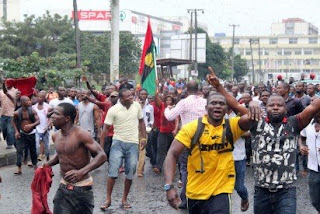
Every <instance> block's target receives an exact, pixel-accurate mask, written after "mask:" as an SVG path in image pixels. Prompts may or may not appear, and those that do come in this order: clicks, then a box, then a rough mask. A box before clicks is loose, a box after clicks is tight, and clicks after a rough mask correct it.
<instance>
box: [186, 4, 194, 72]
mask: <svg viewBox="0 0 320 214" xmlns="http://www.w3.org/2000/svg"><path fill="white" fill-rule="evenodd" d="M187 11H188V13H190V47H189V49H190V50H189V60H190V62H191V64H190V66H189V76H188V77H191V70H192V65H193V63H192V33H193V10H191V9H188V10H187Z"/></svg>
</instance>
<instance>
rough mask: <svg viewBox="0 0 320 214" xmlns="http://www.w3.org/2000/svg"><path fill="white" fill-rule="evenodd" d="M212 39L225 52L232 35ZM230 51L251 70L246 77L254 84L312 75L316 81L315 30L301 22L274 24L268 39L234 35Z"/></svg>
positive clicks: (319, 42) (319, 47)
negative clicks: (314, 75) (254, 81)
mask: <svg viewBox="0 0 320 214" xmlns="http://www.w3.org/2000/svg"><path fill="white" fill-rule="evenodd" d="M288 24H290V25H288ZM222 35H223V34H222ZM212 40H213V41H214V42H216V43H219V44H220V45H221V46H222V47H223V48H224V49H225V50H229V49H230V48H231V47H232V36H221V35H220V36H215V37H213V38H212ZM250 41H251V47H252V52H251V47H250ZM234 51H235V54H240V55H241V57H242V58H243V59H246V60H247V64H248V67H249V69H250V71H252V70H253V67H254V72H249V74H248V76H249V79H252V74H253V73H254V74H255V80H258V81H266V80H271V79H275V78H276V77H277V76H278V75H279V74H281V75H282V76H283V77H284V78H289V77H291V76H292V77H294V78H295V79H298V78H300V76H301V74H304V75H306V76H308V75H309V74H311V73H315V74H316V79H320V36H319V35H318V29H317V28H316V27H315V26H313V25H312V24H310V23H307V22H305V21H303V20H302V19H285V20H282V22H281V23H274V24H272V32H271V35H268V36H235V39H234ZM252 58H253V66H252V61H251V60H252ZM259 58H260V60H259ZM260 64H261V65H260ZM260 67H261V69H260Z"/></svg>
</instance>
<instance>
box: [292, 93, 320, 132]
mask: <svg viewBox="0 0 320 214" xmlns="http://www.w3.org/2000/svg"><path fill="white" fill-rule="evenodd" d="M319 109H320V99H319V98H317V99H315V100H313V102H311V104H310V105H309V106H307V107H306V108H305V109H304V110H303V111H302V112H301V113H300V114H298V115H297V116H298V117H299V119H300V125H301V127H300V128H301V129H304V127H306V126H307V125H308V124H309V123H310V121H311V120H312V118H313V117H314V116H315V114H316V113H317V112H318V111H319Z"/></svg>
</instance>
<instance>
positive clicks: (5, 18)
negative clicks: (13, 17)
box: [2, 0, 8, 21]
mask: <svg viewBox="0 0 320 214" xmlns="http://www.w3.org/2000/svg"><path fill="white" fill-rule="evenodd" d="M7 5H8V4H7V0H2V7H3V8H2V11H3V12H2V13H3V19H4V21H7V18H8V14H7V11H8V10H7Z"/></svg>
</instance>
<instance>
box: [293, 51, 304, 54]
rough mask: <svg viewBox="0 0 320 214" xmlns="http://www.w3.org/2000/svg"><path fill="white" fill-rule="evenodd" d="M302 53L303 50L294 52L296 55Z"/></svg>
mask: <svg viewBox="0 0 320 214" xmlns="http://www.w3.org/2000/svg"><path fill="white" fill-rule="evenodd" d="M301 54H302V52H301V51H295V52H294V55H301Z"/></svg>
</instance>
